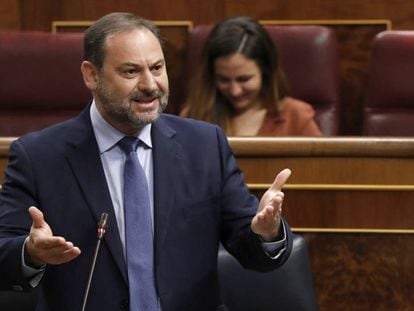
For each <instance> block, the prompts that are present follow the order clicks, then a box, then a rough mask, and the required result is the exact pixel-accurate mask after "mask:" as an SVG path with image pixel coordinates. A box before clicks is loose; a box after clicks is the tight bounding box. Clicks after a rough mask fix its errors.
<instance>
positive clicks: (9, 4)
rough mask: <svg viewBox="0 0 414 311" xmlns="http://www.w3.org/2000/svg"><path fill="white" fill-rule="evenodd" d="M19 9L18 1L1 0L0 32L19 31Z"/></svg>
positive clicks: (20, 19)
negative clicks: (6, 30) (7, 30)
mask: <svg viewBox="0 0 414 311" xmlns="http://www.w3.org/2000/svg"><path fill="white" fill-rule="evenodd" d="M20 8H21V7H20V1H18V0H3V1H2V2H1V5H0V30H5V29H20V27H21V21H22V18H21V15H20V13H21V12H20Z"/></svg>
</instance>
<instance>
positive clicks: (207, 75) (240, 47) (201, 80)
mask: <svg viewBox="0 0 414 311" xmlns="http://www.w3.org/2000/svg"><path fill="white" fill-rule="evenodd" d="M235 53H241V54H242V55H244V56H245V57H247V58H248V59H251V60H254V61H255V62H256V64H257V65H258V67H259V68H260V71H261V74H262V88H261V91H260V97H261V98H260V99H261V103H262V105H263V107H264V108H265V109H267V111H268V112H270V113H274V114H277V113H279V111H280V110H281V107H280V102H281V101H280V99H283V98H284V97H285V96H287V95H288V93H289V89H288V86H287V82H286V79H285V77H284V75H283V73H282V71H281V70H280V68H279V63H278V61H279V60H278V55H277V50H276V47H275V45H274V43H273V41H272V39H271V38H270V36H269V34H268V33H267V31H266V30H265V29H264V28H263V26H261V25H260V24H259V23H257V22H256V21H255V20H254V19H252V18H250V17H247V16H238V17H233V18H228V19H226V20H224V21H222V22H220V23H218V24H217V25H216V26H215V27H214V28H213V30H212V31H211V33H210V34H209V36H208V39H207V42H206V45H205V47H204V50H203V53H202V60H201V71H199V72H198V74H197V76H196V77H195V80H194V83H193V84H192V87H191V88H190V92H189V95H188V97H187V101H186V103H185V105H184V110H183V113H182V115H183V116H187V117H191V118H195V119H199V120H204V121H207V122H211V123H215V124H218V125H220V126H221V127H222V128H223V129H224V131H225V132H226V133H227V134H228V135H231V127H230V124H231V118H232V117H233V115H234V109H233V107H232V105H231V104H230V103H229V102H228V101H227V100H226V99H225V98H224V97H223V96H222V95H221V94H220V92H219V91H218V90H217V87H216V81H215V70H214V62H215V60H216V59H217V58H219V57H226V56H230V55H232V54H235Z"/></svg>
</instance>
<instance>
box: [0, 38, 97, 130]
mask: <svg viewBox="0 0 414 311" xmlns="http://www.w3.org/2000/svg"><path fill="white" fill-rule="evenodd" d="M82 59H83V34H82V33H57V34H52V33H48V32H40V31H0V70H1V75H0V135H1V136H20V135H22V134H24V133H26V132H28V131H32V130H38V129H41V128H43V127H46V126H48V125H51V124H54V123H56V122H59V121H62V120H65V119H68V118H69V117H71V116H74V115H76V114H77V113H78V112H79V111H81V109H82V108H83V107H84V106H85V105H86V104H87V103H88V101H89V100H90V99H91V94H90V91H89V90H88V89H87V88H86V87H85V86H84V84H83V80H82V76H81V72H80V64H81V61H82Z"/></svg>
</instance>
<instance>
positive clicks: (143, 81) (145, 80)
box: [138, 70, 157, 92]
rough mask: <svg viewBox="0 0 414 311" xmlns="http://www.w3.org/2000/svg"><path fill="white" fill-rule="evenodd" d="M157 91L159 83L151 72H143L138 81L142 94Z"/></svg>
mask: <svg viewBox="0 0 414 311" xmlns="http://www.w3.org/2000/svg"><path fill="white" fill-rule="evenodd" d="M156 89H157V83H156V81H155V77H154V76H153V74H152V73H151V71H150V70H145V71H143V72H142V74H141V76H140V77H139V80H138V90H140V91H141V92H152V91H154V90H156Z"/></svg>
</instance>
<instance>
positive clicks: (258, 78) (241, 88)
mask: <svg viewBox="0 0 414 311" xmlns="http://www.w3.org/2000/svg"><path fill="white" fill-rule="evenodd" d="M214 71H215V79H216V87H217V89H218V91H219V92H220V93H221V94H222V95H223V96H224V97H225V98H226V99H227V100H228V101H229V102H230V104H231V105H232V106H233V108H234V109H235V110H236V111H237V112H242V111H244V110H247V109H250V108H254V107H256V106H261V103H260V99H259V94H260V90H261V88H262V73H261V71H260V68H259V66H258V65H257V63H256V62H255V61H254V60H252V59H250V58H247V57H246V56H244V55H242V54H240V53H235V54H232V55H229V56H224V57H219V58H217V59H216V60H215V61H214Z"/></svg>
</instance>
